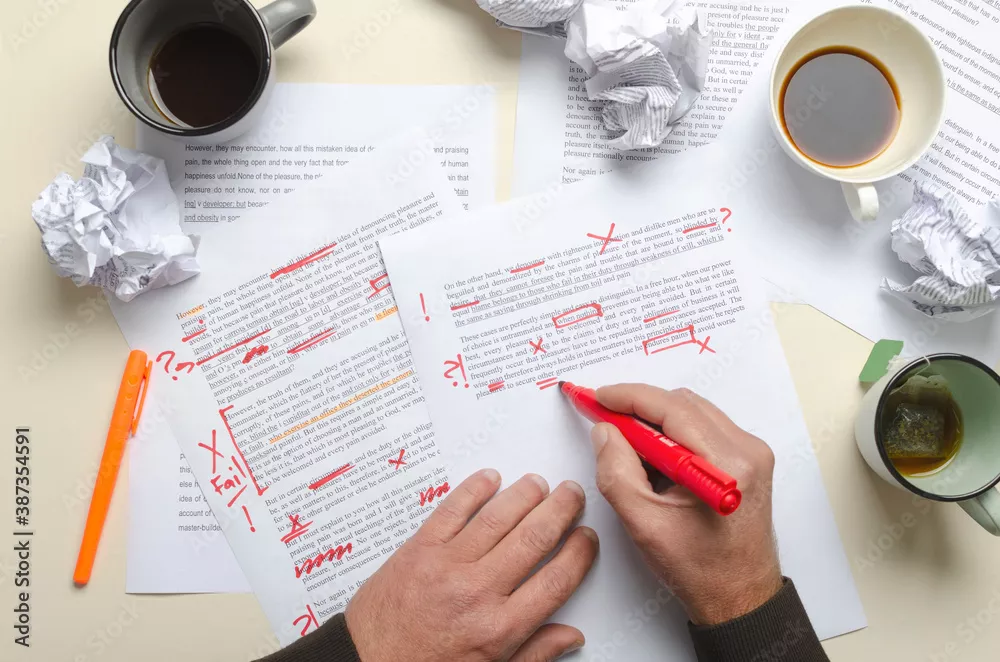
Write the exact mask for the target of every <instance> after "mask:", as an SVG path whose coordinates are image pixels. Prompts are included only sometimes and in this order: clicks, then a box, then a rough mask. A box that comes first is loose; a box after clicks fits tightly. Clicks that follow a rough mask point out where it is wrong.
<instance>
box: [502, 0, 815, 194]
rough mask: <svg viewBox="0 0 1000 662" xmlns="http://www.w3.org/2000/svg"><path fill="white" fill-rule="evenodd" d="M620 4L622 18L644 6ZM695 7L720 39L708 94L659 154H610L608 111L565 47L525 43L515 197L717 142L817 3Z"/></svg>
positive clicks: (776, 0)
mask: <svg viewBox="0 0 1000 662" xmlns="http://www.w3.org/2000/svg"><path fill="white" fill-rule="evenodd" d="M613 1H614V2H615V4H616V5H617V6H618V7H619V8H620V9H621V10H622V11H625V10H627V9H632V8H634V7H636V6H637V4H638V3H636V2H630V1H628V0H613ZM691 4H693V5H695V6H696V7H699V8H701V10H702V12H703V14H704V16H705V17H706V19H707V21H708V26H709V27H710V28H712V30H713V33H714V35H715V41H714V43H713V45H712V53H711V55H710V57H709V63H708V77H707V80H706V86H705V90H704V92H703V93H702V95H701V97H700V98H699V99H698V101H697V102H696V103H695V105H694V106H693V107H692V108H691V110H690V111H689V112H688V114H687V116H685V118H684V119H683V120H682V121H681V122H680V123H679V124H678V126H676V127H675V128H674V130H673V132H672V133H671V134H670V136H669V137H668V138H667V139H666V140H665V141H664V142H663V144H662V145H660V146H659V147H655V148H652V149H642V150H635V151H630V152H620V151H617V150H613V149H610V148H608V147H607V146H606V145H605V143H606V142H607V140H608V132H607V131H605V130H604V128H603V127H602V125H601V108H602V105H601V103H600V102H595V101H590V100H589V99H588V98H587V90H586V88H585V86H584V81H586V79H587V75H586V73H585V72H584V71H583V69H581V68H580V67H578V66H577V65H576V64H575V63H573V62H571V61H570V60H569V59H567V58H566V56H565V55H564V54H563V47H564V45H565V42H564V41H563V40H560V39H552V38H545V37H537V36H532V35H525V36H524V38H523V40H522V42H521V73H520V78H519V80H518V94H517V127H516V129H515V137H514V181H513V185H512V186H513V188H512V192H513V194H514V195H515V196H519V195H526V194H528V193H535V192H537V191H540V190H542V189H544V188H546V187H547V186H551V185H552V184H555V183H558V182H562V183H567V184H568V183H571V182H575V181H578V180H580V179H583V178H584V177H587V176H590V175H595V174H601V173H604V172H608V171H610V170H611V169H612V168H614V167H618V166H626V167H627V166H630V165H636V164H640V163H645V162H648V161H651V160H653V159H656V158H658V157H660V156H662V155H664V154H676V153H678V152H681V151H683V150H685V149H687V148H689V147H698V146H699V145H704V144H706V143H709V142H713V141H714V140H715V139H716V138H717V137H718V136H719V133H720V132H721V130H722V127H723V125H724V124H725V122H726V119H727V118H728V117H729V114H730V112H731V111H732V110H733V108H734V107H735V106H736V104H737V102H738V101H739V99H740V96H741V94H742V92H743V88H745V87H746V85H747V83H749V82H750V78H751V76H752V75H753V73H754V71H755V70H756V68H757V65H758V64H760V63H761V62H762V61H764V60H765V53H766V52H767V48H768V46H769V45H770V44H771V42H772V40H773V39H774V36H775V34H776V33H777V31H778V29H779V28H780V27H781V26H782V25H784V23H785V19H786V17H787V16H788V15H789V13H790V12H791V11H792V8H797V7H799V6H805V5H807V4H809V5H812V4H813V3H805V2H802V1H801V0H757V1H756V2H743V1H742V0H738V1H731V2H714V1H712V2H710V1H708V0H697V1H695V2H692V3H691ZM816 11H819V10H816Z"/></svg>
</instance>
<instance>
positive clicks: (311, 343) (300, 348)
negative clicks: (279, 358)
mask: <svg viewBox="0 0 1000 662" xmlns="http://www.w3.org/2000/svg"><path fill="white" fill-rule="evenodd" d="M334 333H335V331H334V329H327V330H326V331H323V332H322V333H317V334H316V335H315V336H313V337H312V338H310V339H309V340H306V341H305V342H302V343H299V344H298V345H296V346H295V347H292V348H291V349H290V350H288V353H289V354H298V353H299V352H304V351H305V350H307V349H309V348H310V347H315V346H316V345H318V344H320V343H321V342H323V341H324V340H326V339H327V338H329V337H330V336H332V335H333V334H334Z"/></svg>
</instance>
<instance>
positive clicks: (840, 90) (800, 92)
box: [781, 46, 902, 168]
mask: <svg viewBox="0 0 1000 662" xmlns="http://www.w3.org/2000/svg"><path fill="white" fill-rule="evenodd" d="M781 112H782V118H783V128H784V130H785V133H786V135H787V136H788V138H789V139H790V140H791V142H792V144H793V145H794V146H795V148H796V149H797V150H798V151H799V152H801V153H802V154H803V155H804V156H805V157H806V158H808V159H810V160H812V161H815V162H816V163H819V164H821V165H824V166H828V167H834V168H850V167H854V166H859V165H862V164H864V163H867V162H869V161H871V160H872V159H875V158H876V157H878V156H879V155H880V154H881V153H882V152H883V151H885V149H886V148H887V147H888V146H889V144H890V143H891V142H892V140H893V138H894V137H895V136H896V131H897V130H898V129H899V123H900V118H901V117H902V104H901V102H900V96H899V90H898V88H897V86H896V82H895V80H894V79H893V77H892V74H891V73H890V72H889V69H888V68H887V67H886V66H885V65H884V64H882V63H881V62H880V61H879V60H878V59H877V58H875V56H873V55H871V54H870V53H867V52H866V51H863V50H861V49H859V48H854V47H848V46H830V47H827V48H822V49H819V50H816V51H813V52H811V53H809V54H807V55H806V56H805V57H803V58H801V59H800V60H799V61H798V62H797V63H796V64H795V66H794V67H792V69H791V71H790V72H789V73H788V75H787V76H786V78H785V81H784V84H783V86H782V90H781Z"/></svg>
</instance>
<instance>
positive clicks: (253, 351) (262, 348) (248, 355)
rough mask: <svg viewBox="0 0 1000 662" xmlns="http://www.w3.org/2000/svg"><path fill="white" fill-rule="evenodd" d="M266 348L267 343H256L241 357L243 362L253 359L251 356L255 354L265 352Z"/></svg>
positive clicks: (258, 354) (260, 354)
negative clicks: (256, 344)
mask: <svg viewBox="0 0 1000 662" xmlns="http://www.w3.org/2000/svg"><path fill="white" fill-rule="evenodd" d="M267 350H268V347H267V345H258V346H256V347H254V348H253V349H251V350H250V351H249V352H247V353H246V356H244V357H243V363H245V364H246V363H250V362H251V361H253V358H254V357H255V356H262V355H264V354H267Z"/></svg>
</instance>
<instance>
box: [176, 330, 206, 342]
mask: <svg viewBox="0 0 1000 662" xmlns="http://www.w3.org/2000/svg"><path fill="white" fill-rule="evenodd" d="M206 331H208V329H198V330H197V331H195V332H194V333H192V334H191V335H189V336H184V337H183V338H181V342H187V341H189V340H193V339H195V338H197V337H198V336H200V335H201V334H203V333H205V332H206Z"/></svg>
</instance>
